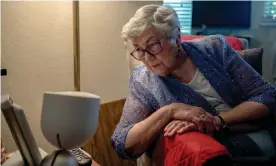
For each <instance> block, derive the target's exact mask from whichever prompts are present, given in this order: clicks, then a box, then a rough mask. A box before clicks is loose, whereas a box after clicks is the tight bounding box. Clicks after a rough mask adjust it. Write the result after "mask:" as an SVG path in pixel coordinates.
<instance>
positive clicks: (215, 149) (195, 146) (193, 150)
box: [152, 132, 230, 166]
mask: <svg viewBox="0 0 276 166" xmlns="http://www.w3.org/2000/svg"><path fill="white" fill-rule="evenodd" d="M221 155H228V156H230V155H229V153H228V151H227V149H226V148H225V147H224V146H223V145H221V144H220V143H219V142H217V141H216V140H215V139H213V138H212V137H210V136H208V135H206V134H202V133H200V132H188V133H185V134H182V135H176V136H174V137H163V136H161V138H160V139H159V140H158V141H157V144H156V145H155V149H154V152H153V155H152V161H153V163H154V164H155V165H158V166H183V165H185V166H202V164H204V163H205V162H206V161H207V160H209V159H212V158H214V157H217V156H221Z"/></svg>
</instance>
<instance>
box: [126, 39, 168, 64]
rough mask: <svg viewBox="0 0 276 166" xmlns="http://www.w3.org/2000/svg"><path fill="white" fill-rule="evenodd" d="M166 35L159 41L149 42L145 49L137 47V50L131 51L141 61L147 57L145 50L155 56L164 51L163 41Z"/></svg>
mask: <svg viewBox="0 0 276 166" xmlns="http://www.w3.org/2000/svg"><path fill="white" fill-rule="evenodd" d="M164 38H165V37H163V38H161V39H160V40H159V41H158V42H154V43H151V44H149V45H148V46H147V47H146V48H145V49H142V48H137V49H136V50H134V51H132V52H131V53H130V55H131V56H133V57H134V58H135V59H137V60H139V61H141V60H143V59H145V52H147V53H148V54H149V55H151V56H155V55H157V54H159V53H160V52H162V42H163V39H164Z"/></svg>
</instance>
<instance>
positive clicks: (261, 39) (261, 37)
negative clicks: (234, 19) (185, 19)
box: [192, 1, 276, 82]
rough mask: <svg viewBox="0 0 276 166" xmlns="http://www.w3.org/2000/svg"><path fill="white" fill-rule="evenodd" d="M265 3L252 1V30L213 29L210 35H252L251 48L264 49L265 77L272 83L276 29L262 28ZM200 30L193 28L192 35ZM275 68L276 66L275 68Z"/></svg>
mask: <svg viewBox="0 0 276 166" xmlns="http://www.w3.org/2000/svg"><path fill="white" fill-rule="evenodd" d="M263 9H264V1H252V5H251V28H250V29H247V30H237V29H213V30H209V31H208V33H210V34H225V35H237V36H243V35H250V36H252V37H253V38H252V40H251V48H254V47H262V48H264V57H263V75H264V78H265V79H266V80H267V81H270V82H272V74H271V72H272V67H273V66H272V63H271V62H272V61H273V58H274V57H273V50H272V46H273V45H274V44H276V41H275V38H276V28H269V27H262V26H260V19H261V17H262V16H263ZM198 30H199V29H196V28H193V29H192V33H193V34H195V33H196V32H197V31H198ZM274 68H275V66H274Z"/></svg>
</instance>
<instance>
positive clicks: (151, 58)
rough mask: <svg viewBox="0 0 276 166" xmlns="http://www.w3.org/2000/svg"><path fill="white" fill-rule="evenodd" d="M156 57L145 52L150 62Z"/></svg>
mask: <svg viewBox="0 0 276 166" xmlns="http://www.w3.org/2000/svg"><path fill="white" fill-rule="evenodd" d="M154 59H155V56H154V55H150V54H149V53H147V52H145V61H147V62H150V61H152V60H154Z"/></svg>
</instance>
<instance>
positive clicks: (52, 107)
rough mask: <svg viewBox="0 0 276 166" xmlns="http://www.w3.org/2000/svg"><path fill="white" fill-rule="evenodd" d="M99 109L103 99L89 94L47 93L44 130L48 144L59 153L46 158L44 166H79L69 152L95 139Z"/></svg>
mask: <svg viewBox="0 0 276 166" xmlns="http://www.w3.org/2000/svg"><path fill="white" fill-rule="evenodd" d="M99 106H100V97H99V96H96V95H93V94H90V93H85V92H76V91H75V92H47V93H44V98H43V107H42V116H41V129H42V132H43V135H44V137H45V138H46V139H47V141H48V142H50V143H51V144H52V145H54V146H55V147H57V148H58V149H59V150H57V151H55V152H54V153H52V154H50V155H48V156H46V157H45V158H44V159H43V160H42V162H41V165H47V166H48V165H56V166H59V165H78V163H77V160H76V159H75V157H74V156H72V155H71V154H70V153H69V152H67V150H66V149H73V148H78V147H80V146H82V145H83V144H84V143H85V142H86V141H88V140H89V139H90V138H91V137H92V135H93V134H94V133H95V131H96V128H97V124H98V116H99ZM50 163H51V164H50Z"/></svg>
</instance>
